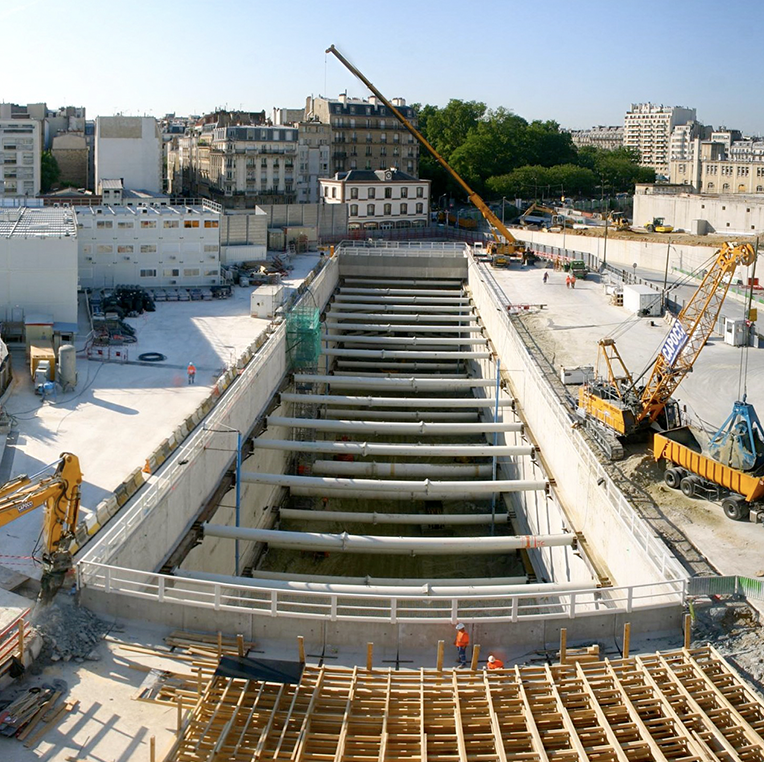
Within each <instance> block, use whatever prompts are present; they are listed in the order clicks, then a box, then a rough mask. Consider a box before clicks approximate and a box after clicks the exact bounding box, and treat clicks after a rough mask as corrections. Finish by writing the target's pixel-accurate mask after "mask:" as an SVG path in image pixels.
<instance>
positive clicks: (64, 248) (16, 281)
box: [0, 206, 77, 327]
mask: <svg viewBox="0 0 764 762" xmlns="http://www.w3.org/2000/svg"><path fill="white" fill-rule="evenodd" d="M30 315H46V316H50V317H51V319H52V322H54V323H66V324H67V325H68V326H71V325H72V324H74V326H75V327H76V324H77V228H76V226H75V220H74V212H73V211H72V210H71V209H63V208H54V207H27V206H20V207H18V208H14V209H0V321H5V320H8V321H13V322H23V321H24V320H25V319H26V318H29V317H30Z"/></svg>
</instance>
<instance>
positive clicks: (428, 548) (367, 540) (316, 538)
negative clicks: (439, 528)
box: [202, 524, 576, 556]
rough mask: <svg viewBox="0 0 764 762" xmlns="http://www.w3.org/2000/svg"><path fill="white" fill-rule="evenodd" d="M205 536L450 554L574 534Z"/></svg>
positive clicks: (501, 549) (524, 545)
mask: <svg viewBox="0 0 764 762" xmlns="http://www.w3.org/2000/svg"><path fill="white" fill-rule="evenodd" d="M202 528H203V530H204V534H205V536H206V537H224V538H226V539H229V540H244V541H245V542H265V543H268V545H269V546H270V547H272V548H286V549H289V550H317V551H335V552H340V553H363V554H369V553H371V554H375V555H402V554H409V553H410V554H420V555H428V556H445V555H450V554H452V553H453V554H459V555H461V554H464V555H483V554H490V553H506V552H508V551H510V550H530V549H533V548H551V547H557V548H559V547H566V546H567V547H571V546H574V545H575V544H576V535H574V534H572V533H569V534H540V535H520V536H506V537H504V536H499V537H496V536H494V537H385V536H378V535H363V534H358V535H352V534H348V533H347V532H344V533H343V534H324V533H320V532H284V531H283V530H280V529H250V528H248V527H229V526H223V525H221V524H202Z"/></svg>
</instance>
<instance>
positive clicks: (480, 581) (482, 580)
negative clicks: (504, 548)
mask: <svg viewBox="0 0 764 762" xmlns="http://www.w3.org/2000/svg"><path fill="white" fill-rule="evenodd" d="M175 573H176V574H177V571H176V572H175ZM247 579H248V578H247ZM257 579H278V580H284V581H289V582H291V581H294V582H328V583H329V584H340V585H364V586H367V585H373V586H376V585H383V586H385V587H392V588H395V589H398V588H400V586H401V585H409V586H411V587H418V588H420V589H421V588H422V586H423V584H428V582H427V581H426V580H423V579H422V578H421V577H419V578H406V577H403V578H402V577H372V576H371V575H369V574H367V575H366V576H365V577H350V576H346V575H344V574H343V575H331V574H297V573H296V572H291V571H290V572H273V571H263V570H262V569H258V570H257ZM433 582H434V583H435V584H434V586H435V587H439V586H441V585H443V586H447V587H482V586H484V585H485V586H499V585H525V584H527V582H528V575H526V574H523V575H521V576H519V577H458V578H443V579H441V578H438V579H435V580H433ZM430 584H431V583H430ZM542 584H544V583H542Z"/></svg>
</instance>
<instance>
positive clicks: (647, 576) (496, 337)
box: [469, 262, 681, 585]
mask: <svg viewBox="0 0 764 762" xmlns="http://www.w3.org/2000/svg"><path fill="white" fill-rule="evenodd" d="M469 285H470V289H471V290H472V296H473V299H474V301H475V304H476V306H477V308H478V310H479V313H480V317H481V319H482V320H483V322H484V324H485V326H486V328H487V330H488V333H489V335H490V336H491V339H492V342H493V344H494V346H495V348H496V351H497V353H498V355H499V357H501V360H502V366H503V367H504V368H506V369H507V371H508V372H509V374H510V377H511V382H512V390H513V396H514V397H515V399H516V401H517V404H518V411H519V412H520V415H521V416H522V417H523V418H524V419H525V421H526V422H527V423H528V425H529V426H530V428H531V430H532V432H533V436H534V437H535V438H536V440H537V442H538V445H539V446H540V448H541V454H542V456H543V458H544V460H545V461H546V463H547V464H548V466H549V468H550V469H551V471H552V473H553V474H554V477H555V480H556V486H557V493H558V496H559V499H560V501H561V503H562V506H563V509H564V511H565V512H566V514H567V516H568V520H569V522H570V524H571V525H572V526H573V528H574V529H575V530H576V531H577V532H580V533H582V534H583V535H584V537H585V538H586V540H587V553H589V554H590V555H591V556H592V557H593V558H594V559H595V561H596V563H597V565H598V566H599V568H600V569H601V570H602V572H603V573H604V574H607V576H609V577H610V579H611V580H612V582H613V584H615V585H631V584H641V583H650V582H657V581H660V580H662V579H665V571H664V569H662V568H660V567H659V566H658V565H657V563H656V561H655V560H654V559H653V558H651V557H650V555H648V553H647V552H646V551H645V548H644V547H643V545H644V543H643V542H641V541H638V540H637V538H636V537H635V536H634V534H632V533H631V532H630V531H629V530H628V529H627V525H626V524H625V522H624V519H622V518H620V517H619V516H618V515H617V513H616V511H615V509H614V499H613V498H617V497H618V495H617V490H616V488H615V486H614V485H612V483H610V481H609V479H607V478H605V477H606V474H604V472H603V471H602V469H601V468H600V467H599V464H598V463H597V460H596V459H595V458H594V456H593V455H592V454H591V452H590V451H589V450H588V446H587V445H586V443H585V442H584V440H583V438H582V437H581V435H580V434H579V433H578V432H577V431H576V430H575V429H574V428H573V425H574V422H575V421H574V418H573V416H570V417H568V415H567V413H564V411H563V410H562V408H561V405H560V403H559V401H558V400H557V399H556V398H555V397H554V395H553V394H552V392H551V390H550V389H549V386H548V384H547V383H546V382H545V381H544V380H543V378H542V377H541V375H540V373H539V371H538V370H537V369H536V366H535V365H534V364H533V361H532V360H531V358H530V356H529V355H528V352H527V350H526V349H525V347H524V346H523V344H522V343H521V341H520V339H519V338H518V337H517V335H516V333H515V331H514V329H513V328H512V326H511V323H510V321H509V318H508V316H507V315H506V313H504V312H503V311H500V310H499V309H497V305H496V303H495V301H494V300H493V298H492V296H491V293H490V291H489V288H488V286H487V285H486V283H485V281H484V280H483V276H482V275H481V272H480V270H479V267H478V265H476V264H475V263H474V262H470V276H469ZM598 481H599V482H600V483H599V484H598ZM611 495H612V496H613V497H611ZM632 518H633V510H632ZM529 520H533V519H532V516H529ZM637 523H638V524H639V527H640V528H641V529H643V530H644V529H645V527H644V526H643V525H642V524H641V523H640V522H637ZM650 534H652V533H650ZM652 543H653V545H654V547H656V548H659V549H660V548H661V546H662V543H661V541H660V539H659V538H657V537H655V536H653V537H652ZM664 552H665V553H666V554H667V551H665V549H664ZM667 555H668V554H667ZM671 571H672V572H673V574H675V575H677V576H680V575H681V569H680V568H679V565H678V563H677V562H676V561H674V565H673V567H672V569H671Z"/></svg>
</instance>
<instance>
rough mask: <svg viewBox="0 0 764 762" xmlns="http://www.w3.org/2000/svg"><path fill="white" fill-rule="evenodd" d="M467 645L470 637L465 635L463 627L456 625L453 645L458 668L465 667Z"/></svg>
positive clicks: (460, 624) (465, 631)
mask: <svg viewBox="0 0 764 762" xmlns="http://www.w3.org/2000/svg"><path fill="white" fill-rule="evenodd" d="M469 644H470V636H469V635H468V634H467V630H465V629H464V625H463V624H462V623H461V622H459V624H457V625H456V642H455V643H454V645H455V646H456V650H457V653H458V654H459V658H458V659H457V664H458V665H459V666H460V667H466V666H467V646H468V645H469Z"/></svg>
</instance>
